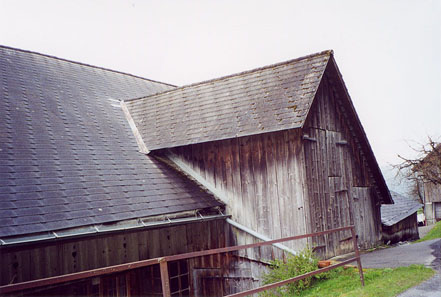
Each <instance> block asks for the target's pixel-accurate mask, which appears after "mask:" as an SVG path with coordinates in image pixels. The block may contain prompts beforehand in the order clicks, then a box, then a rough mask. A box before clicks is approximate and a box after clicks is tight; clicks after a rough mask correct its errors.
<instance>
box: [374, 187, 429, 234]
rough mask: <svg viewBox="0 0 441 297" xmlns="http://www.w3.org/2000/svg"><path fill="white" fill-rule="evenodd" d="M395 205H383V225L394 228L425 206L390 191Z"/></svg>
mask: <svg viewBox="0 0 441 297" xmlns="http://www.w3.org/2000/svg"><path fill="white" fill-rule="evenodd" d="M390 193H391V195H392V199H393V200H394V204H388V205H381V223H383V224H384V225H386V226H392V225H395V224H396V223H398V222H399V221H401V220H403V219H405V218H407V217H408V216H410V215H412V214H414V213H415V212H416V211H417V210H418V209H420V208H421V207H422V206H423V205H422V204H421V203H419V202H417V201H415V200H413V199H412V198H409V197H406V196H404V195H401V194H399V193H397V192H393V191H390Z"/></svg>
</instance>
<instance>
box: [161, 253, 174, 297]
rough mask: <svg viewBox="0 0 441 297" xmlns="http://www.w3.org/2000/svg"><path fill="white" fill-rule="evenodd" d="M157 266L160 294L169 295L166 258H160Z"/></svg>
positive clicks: (164, 296)
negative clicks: (160, 286)
mask: <svg viewBox="0 0 441 297" xmlns="http://www.w3.org/2000/svg"><path fill="white" fill-rule="evenodd" d="M159 268H160V270H161V284H162V296H163V297H170V296H171V293H170V279H169V277H168V265H167V260H166V259H164V258H162V259H161V260H160V261H159Z"/></svg>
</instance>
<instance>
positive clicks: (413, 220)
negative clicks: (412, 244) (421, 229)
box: [382, 212, 420, 243]
mask: <svg viewBox="0 0 441 297" xmlns="http://www.w3.org/2000/svg"><path fill="white" fill-rule="evenodd" d="M382 231H383V242H384V243H388V242H389V241H390V243H396V242H399V241H407V240H417V239H419V238H420V236H419V233H418V221H417V213H416V212H415V213H414V214H412V215H410V216H408V217H407V218H405V219H403V220H401V221H399V222H398V223H396V224H394V225H392V226H385V225H383V228H382Z"/></svg>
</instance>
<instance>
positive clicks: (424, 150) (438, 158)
mask: <svg viewBox="0 0 441 297" xmlns="http://www.w3.org/2000/svg"><path fill="white" fill-rule="evenodd" d="M412 149H413V150H414V151H415V152H417V158H415V159H409V158H405V157H403V156H401V155H398V157H399V158H400V159H401V160H402V162H401V163H400V164H398V165H394V166H393V167H394V168H395V169H398V174H400V175H401V176H402V177H404V178H406V179H407V180H409V181H410V182H411V183H412V184H413V185H412V189H411V194H413V195H415V196H417V197H419V198H420V200H421V201H422V188H421V184H422V183H432V184H434V185H441V143H439V142H436V141H434V140H433V139H432V138H431V137H428V142H427V143H426V144H420V145H419V146H418V147H416V148H415V147H412Z"/></svg>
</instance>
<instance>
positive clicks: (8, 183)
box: [0, 46, 219, 238]
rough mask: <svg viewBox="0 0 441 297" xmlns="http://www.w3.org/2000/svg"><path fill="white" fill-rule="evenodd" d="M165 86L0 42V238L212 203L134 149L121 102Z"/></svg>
mask: <svg viewBox="0 0 441 297" xmlns="http://www.w3.org/2000/svg"><path fill="white" fill-rule="evenodd" d="M172 88H174V86H171V85H167V84H163V83H159V82H155V81H151V80H147V79H143V78H140V77H136V76H132V75H128V74H124V73H120V72H116V71H111V70H107V69H102V68H98V67H94V66H90V65H85V64H81V63H76V62H71V61H67V60H63V59H59V58H55V57H51V56H46V55H42V54H38V53H33V52H28V51H23V50H18V49H14V48H9V47H3V46H0V113H1V116H0V238H2V237H5V236H6V237H7V236H15V235H23V234H32V233H36V232H46V231H52V230H59V229H64V228H73V227H79V226H86V225H91V224H101V223H107V222H117V221H121V220H127V219H136V218H141V217H148V216H152V215H159V214H161V215H162V214H168V213H174V212H180V211H187V210H195V209H203V208H207V207H212V206H217V205H219V202H217V201H216V200H215V199H214V198H213V197H212V196H211V195H209V194H207V193H206V192H204V191H201V189H200V188H199V187H198V186H196V185H195V184H194V183H193V182H192V181H190V180H188V179H186V178H185V177H183V176H182V175H180V174H178V173H177V172H176V171H175V170H173V169H171V168H169V167H168V166H166V165H164V164H162V163H161V162H160V161H158V160H156V159H154V158H153V157H150V156H146V155H144V154H141V153H140V152H138V146H137V144H136V140H135V138H134V136H133V134H132V131H131V129H130V127H129V124H128V122H127V119H126V117H125V115H124V113H123V111H122V109H121V107H120V103H119V100H120V99H128V98H134V97H139V96H144V95H146V94H155V93H158V92H162V91H165V90H169V89H172Z"/></svg>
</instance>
